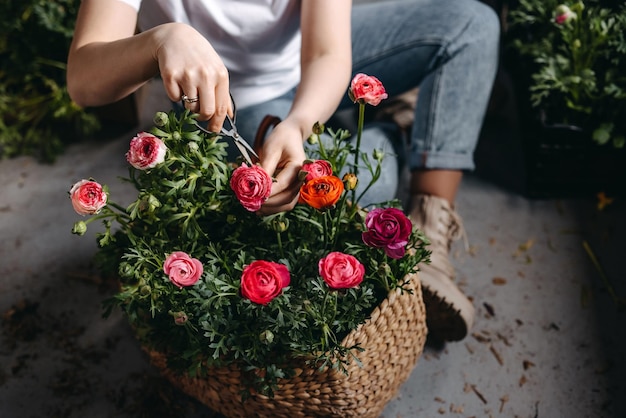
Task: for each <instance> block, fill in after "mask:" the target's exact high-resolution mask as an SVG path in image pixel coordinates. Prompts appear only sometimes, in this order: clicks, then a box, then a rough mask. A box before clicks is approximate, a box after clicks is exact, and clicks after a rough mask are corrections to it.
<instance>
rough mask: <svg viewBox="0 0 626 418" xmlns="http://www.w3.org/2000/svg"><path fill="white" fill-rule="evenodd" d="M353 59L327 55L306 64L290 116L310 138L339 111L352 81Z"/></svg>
mask: <svg viewBox="0 0 626 418" xmlns="http://www.w3.org/2000/svg"><path fill="white" fill-rule="evenodd" d="M351 68H352V65H351V58H350V55H349V54H346V55H343V56H334V55H327V56H323V57H319V58H315V59H313V60H311V61H310V62H308V63H306V64H305V65H303V68H302V77H301V82H300V85H299V86H298V90H297V93H296V97H295V100H294V102H293V106H292V108H291V111H290V113H289V115H288V117H287V119H289V120H290V121H293V123H296V124H297V126H298V127H299V128H300V130H301V131H302V135H303V138H307V137H308V136H309V135H310V133H311V129H312V127H313V124H314V123H315V122H320V123H325V122H326V121H327V120H328V119H329V118H330V117H331V116H332V115H333V113H334V112H335V111H336V110H337V106H338V105H339V102H340V101H341V100H342V99H343V97H344V95H345V94H346V92H347V88H348V85H349V82H350V72H351Z"/></svg>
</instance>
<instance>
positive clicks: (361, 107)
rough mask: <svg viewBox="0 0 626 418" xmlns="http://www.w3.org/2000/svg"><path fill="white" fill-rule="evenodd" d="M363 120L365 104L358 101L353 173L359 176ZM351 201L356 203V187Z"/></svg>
mask: <svg viewBox="0 0 626 418" xmlns="http://www.w3.org/2000/svg"><path fill="white" fill-rule="evenodd" d="M364 120H365V104H364V103H359V121H358V125H357V130H356V149H355V150H354V175H355V176H357V178H358V177H359V154H360V153H361V136H362V134H363V121H364ZM352 203H353V204H355V205H356V188H354V189H352Z"/></svg>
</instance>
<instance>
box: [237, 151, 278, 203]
mask: <svg viewBox="0 0 626 418" xmlns="http://www.w3.org/2000/svg"><path fill="white" fill-rule="evenodd" d="M230 187H231V188H232V189H233V191H234V192H235V196H237V199H238V200H239V202H240V203H241V205H242V206H243V207H244V208H246V209H247V210H249V211H250V212H256V211H257V210H259V209H260V208H261V205H262V204H263V202H265V201H266V200H267V198H268V197H270V193H271V192H272V178H271V177H270V175H269V174H267V172H266V171H265V170H264V169H263V167H261V166H260V165H253V166H251V167H249V166H248V165H246V164H245V163H243V164H241V166H240V167H238V168H237V169H236V170H235V171H233V175H232V177H231V178H230Z"/></svg>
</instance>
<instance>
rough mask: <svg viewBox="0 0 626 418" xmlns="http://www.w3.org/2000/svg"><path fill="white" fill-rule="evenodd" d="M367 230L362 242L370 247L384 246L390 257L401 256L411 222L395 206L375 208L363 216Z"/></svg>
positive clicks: (404, 249) (409, 232)
mask: <svg viewBox="0 0 626 418" xmlns="http://www.w3.org/2000/svg"><path fill="white" fill-rule="evenodd" d="M365 226H366V227H367V231H365V232H363V234H362V238H363V242H364V243H365V244H367V245H369V246H370V247H376V248H384V249H385V254H387V255H388V256H389V257H391V258H402V257H404V253H405V252H406V245H407V244H408V240H409V235H411V230H412V229H413V224H412V223H411V221H410V220H409V218H407V217H406V215H405V214H404V213H403V212H402V211H401V210H400V209H396V208H376V209H373V210H372V211H370V212H369V213H368V214H367V216H366V217H365Z"/></svg>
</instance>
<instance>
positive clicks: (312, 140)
mask: <svg viewBox="0 0 626 418" xmlns="http://www.w3.org/2000/svg"><path fill="white" fill-rule="evenodd" d="M319 141H320V136H319V135H318V134H311V135H309V137H308V138H307V139H306V142H308V143H309V145H315V144H317V143H318V142H319Z"/></svg>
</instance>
